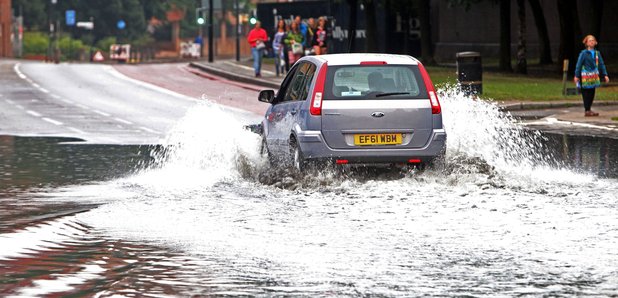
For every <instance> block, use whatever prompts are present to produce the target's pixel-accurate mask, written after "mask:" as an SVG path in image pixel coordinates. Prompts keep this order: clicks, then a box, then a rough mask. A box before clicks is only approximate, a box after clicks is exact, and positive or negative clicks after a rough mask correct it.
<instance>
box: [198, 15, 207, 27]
mask: <svg viewBox="0 0 618 298" xmlns="http://www.w3.org/2000/svg"><path fill="white" fill-rule="evenodd" d="M197 23H198V24H199V25H204V23H206V20H205V19H204V18H203V17H199V18H197Z"/></svg>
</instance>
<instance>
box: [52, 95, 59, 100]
mask: <svg viewBox="0 0 618 298" xmlns="http://www.w3.org/2000/svg"><path fill="white" fill-rule="evenodd" d="M51 96H52V97H53V98H55V99H60V96H58V95H56V94H52V95H51Z"/></svg>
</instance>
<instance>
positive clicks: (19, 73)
mask: <svg viewBox="0 0 618 298" xmlns="http://www.w3.org/2000/svg"><path fill="white" fill-rule="evenodd" d="M20 64H21V63H17V64H15V65H14V66H13V70H15V73H17V76H18V77H20V78H22V79H24V80H26V79H28V77H26V76H25V75H24V74H23V73H22V72H21V71H20V70H19V65H20Z"/></svg>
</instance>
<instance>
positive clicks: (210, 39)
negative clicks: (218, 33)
mask: <svg viewBox="0 0 618 298" xmlns="http://www.w3.org/2000/svg"><path fill="white" fill-rule="evenodd" d="M213 18H214V16H213V0H209V1H208V62H212V61H213V60H214V52H213V48H214V47H213V32H214V29H213Z"/></svg>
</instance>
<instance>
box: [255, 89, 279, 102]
mask: <svg viewBox="0 0 618 298" xmlns="http://www.w3.org/2000/svg"><path fill="white" fill-rule="evenodd" d="M258 100H259V101H262V102H267V103H273V101H274V100H275V90H262V91H260V95H258Z"/></svg>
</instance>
